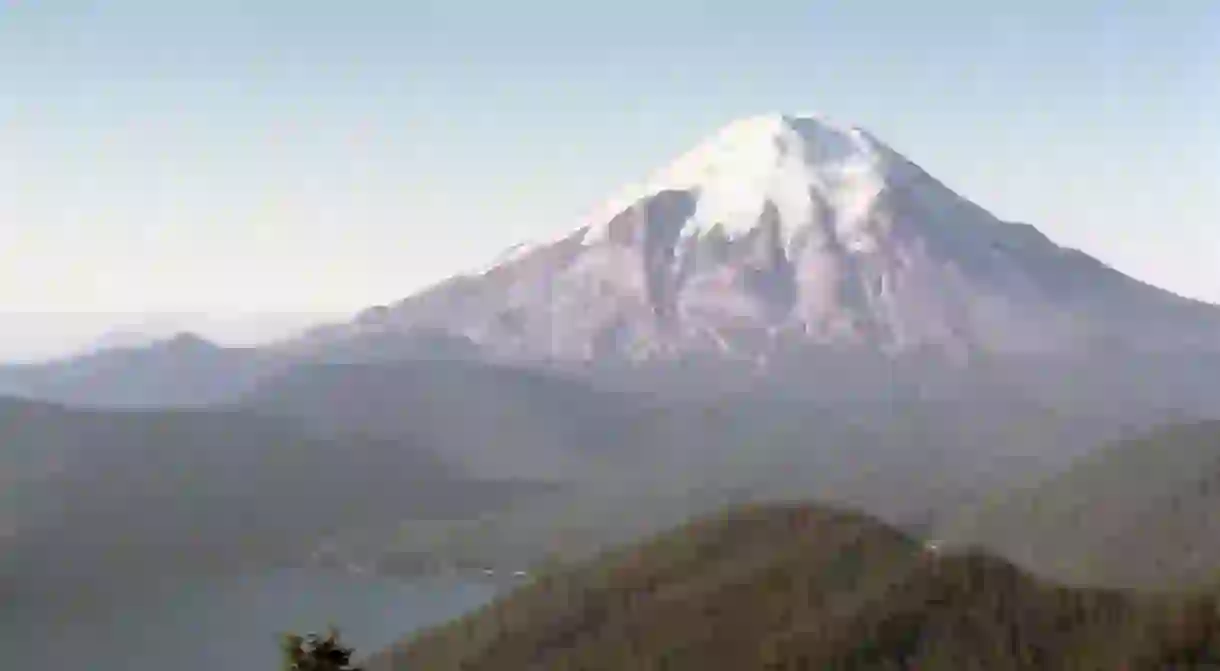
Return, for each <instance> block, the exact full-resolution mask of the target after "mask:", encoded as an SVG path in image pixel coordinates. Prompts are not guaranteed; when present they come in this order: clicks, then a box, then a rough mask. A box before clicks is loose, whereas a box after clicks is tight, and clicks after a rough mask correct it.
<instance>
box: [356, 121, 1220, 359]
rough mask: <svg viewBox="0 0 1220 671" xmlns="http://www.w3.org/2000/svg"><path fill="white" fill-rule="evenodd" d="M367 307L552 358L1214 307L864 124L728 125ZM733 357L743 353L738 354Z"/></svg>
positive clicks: (1000, 337) (768, 346)
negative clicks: (644, 175)
mask: <svg viewBox="0 0 1220 671" xmlns="http://www.w3.org/2000/svg"><path fill="white" fill-rule="evenodd" d="M493 269H494V272H485V273H481V274H479V275H477V276H468V277H467V278H466V280H467V281H463V282H457V283H444V284H442V285H438V286H437V287H436V288H435V289H433V290H430V291H427V292H424V293H423V294H420V295H417V296H414V297H411V298H409V299H407V300H404V301H403V302H401V303H400V304H399V305H397V306H395V307H394V308H392V309H390V310H386V311H383V312H384V313H382V312H379V313H377V315H376V319H375V321H376V323H377V324H378V325H379V326H385V327H387V328H390V327H392V328H394V329H407V330H409V329H412V328H428V329H440V330H442V331H445V332H448V333H452V334H455V335H459V336H461V337H463V338H466V339H468V340H470V341H472V342H474V343H476V344H478V345H480V346H482V347H484V348H486V349H487V350H488V351H491V352H494V353H497V354H500V355H504V356H509V357H517V358H526V359H530V358H541V359H548V360H598V359H602V358H603V357H605V358H610V359H614V358H620V357H625V358H628V359H634V360H638V359H648V358H654V357H667V356H671V355H681V356H685V355H686V354H691V353H694V354H708V353H711V354H712V355H714V356H732V357H743V358H745V359H749V360H757V361H765V360H768V357H769V355H770V354H771V353H774V352H784V351H789V350H790V349H791V348H792V347H797V348H801V347H815V346H822V345H833V346H835V347H840V346H844V345H848V346H853V347H861V348H864V349H868V350H874V351H881V352H887V353H890V352H902V351H924V350H927V349H933V350H944V351H947V352H951V353H954V354H957V353H963V352H976V351H981V352H992V353H1000V352H1020V353H1028V352H1067V351H1084V350H1087V349H1089V348H1090V347H1092V346H1093V345H1094V344H1095V343H1098V342H1101V343H1107V345H1106V346H1107V347H1116V346H1119V345H1120V344H1121V346H1123V347H1130V348H1142V349H1158V348H1160V349H1173V348H1176V347H1180V346H1183V345H1184V344H1187V343H1197V342H1216V341H1220V337H1217V333H1218V332H1220V319H1218V318H1217V317H1215V316H1214V314H1215V313H1214V312H1212V311H1210V310H1208V311H1207V312H1208V314H1209V315H1213V316H1208V317H1206V318H1205V319H1200V318H1198V317H1197V314H1199V313H1198V310H1196V309H1195V308H1194V307H1192V306H1183V304H1182V302H1181V301H1180V300H1177V299H1176V298H1175V297H1169V296H1167V295H1165V294H1164V292H1159V291H1156V290H1152V289H1148V288H1146V287H1142V285H1139V284H1138V283H1136V282H1134V281H1132V280H1131V279H1130V278H1127V277H1126V276H1124V275H1122V274H1121V273H1118V272H1117V271H1114V270H1112V269H1109V268H1106V267H1105V266H1103V265H1102V264H1101V263H1100V262H1096V261H1094V260H1091V259H1089V257H1087V256H1085V255H1083V254H1079V253H1070V252H1069V251H1068V250H1064V249H1063V248H1061V247H1059V246H1058V245H1055V244H1054V243H1053V242H1052V241H1050V240H1049V239H1048V238H1046V237H1045V236H1042V235H1041V234H1038V233H1037V232H1036V231H1035V230H1034V229H1033V228H1032V227H1029V226H1019V225H1011V224H1007V223H1005V222H1002V221H1000V220H998V219H996V218H995V217H994V216H992V215H991V214H990V213H988V212H987V211H986V210H984V209H983V208H981V207H978V206H977V205H974V204H973V203H970V202H969V201H968V200H966V199H964V198H962V197H960V196H958V195H957V194H956V193H954V192H953V191H952V190H950V189H949V188H948V187H946V186H945V185H944V184H942V183H940V182H939V181H937V180H936V179H934V178H932V177H931V176H930V175H928V174H927V173H925V172H924V171H923V170H921V169H920V168H919V167H918V166H916V165H915V164H914V163H913V162H911V161H908V160H907V159H905V158H904V157H902V156H901V155H899V154H898V153H897V152H895V151H893V150H892V149H890V148H889V147H887V146H886V145H884V144H882V143H881V142H879V141H878V140H876V139H875V138H874V137H873V136H872V135H870V134H869V133H867V132H865V131H863V130H861V129H860V128H858V127H854V126H846V125H842V124H838V123H835V122H832V121H829V120H828V119H826V118H825V117H821V116H815V115H802V116H792V115H780V114H770V115H762V116H756V117H750V118H747V119H742V120H740V121H735V122H733V123H730V124H728V125H727V126H725V127H724V128H722V129H721V130H719V131H718V132H716V133H714V134H713V135H712V136H711V137H710V138H709V139H707V140H706V141H704V142H702V143H700V144H699V145H697V146H695V147H694V148H693V149H691V150H690V151H688V152H686V153H685V154H683V155H681V156H679V157H678V158H677V159H676V160H674V161H673V162H671V163H670V164H669V165H667V166H665V167H663V168H662V169H661V170H658V171H657V172H655V173H654V174H653V175H652V176H651V177H650V178H649V179H647V180H645V181H644V182H643V183H642V184H639V185H636V186H633V187H631V188H628V189H626V190H624V191H623V192H622V193H621V194H619V196H618V197H616V198H614V199H611V200H610V201H608V203H607V204H606V205H605V206H603V207H602V208H600V209H598V210H597V211H596V212H595V213H594V214H593V215H591V217H590V218H588V219H586V220H585V221H584V222H582V224H581V225H580V226H579V227H577V228H576V229H575V230H574V231H572V232H571V233H570V234H568V235H565V236H562V237H560V238H557V239H555V240H552V241H550V242H548V243H543V244H535V245H523V246H519V247H516V248H513V249H510V250H509V251H508V252H507V253H506V254H504V255H503V256H501V257H500V258H499V259H497V260H496V262H495V263H494V265H493ZM743 360H744V359H743Z"/></svg>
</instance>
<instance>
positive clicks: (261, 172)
mask: <svg viewBox="0 0 1220 671" xmlns="http://www.w3.org/2000/svg"><path fill="white" fill-rule="evenodd" d="M187 5H188V3H185V2H165V1H163V0H105V1H100V0H99V1H97V2H85V1H77V2H74V1H71V0H0V313H19V312H39V311H41V312H150V311H151V312H157V311H183V310H187V311H206V312H213V313H215V312H257V311H281V312H311V311H313V312H319V311H324V312H333V311H346V310H354V309H358V308H360V307H362V306H365V305H369V304H373V303H380V302H386V301H391V300H394V299H396V298H400V297H402V296H404V295H406V294H408V293H410V292H411V291H413V290H415V289H418V288H420V287H421V286H423V285H426V284H429V283H431V282H433V281H436V280H438V279H440V278H442V277H444V276H446V275H448V274H451V273H453V272H457V271H460V270H462V269H464V268H466V267H469V266H472V265H478V264H481V263H483V262H485V261H487V260H488V259H489V258H491V257H492V256H494V255H495V254H496V253H497V252H498V251H499V250H501V249H503V248H504V247H507V246H508V245H510V244H513V243H514V242H517V241H518V240H520V239H523V238H538V237H545V236H548V235H551V234H555V233H558V232H562V231H565V230H567V229H569V228H571V227H573V226H574V225H575V223H576V220H577V218H579V217H580V216H581V215H582V214H584V213H585V212H586V211H588V210H589V209H591V208H592V207H593V206H594V205H596V204H597V203H598V202H599V201H600V200H602V199H603V198H604V197H606V196H608V195H610V194H611V193H612V192H614V191H615V190H617V188H618V187H619V186H620V185H621V184H622V183H624V182H629V181H634V180H636V179H638V178H640V177H642V176H644V175H645V174H646V173H648V172H650V171H651V170H652V169H653V168H654V167H657V166H658V165H659V164H661V163H664V162H665V161H667V160H668V159H669V158H671V157H673V156H674V155H676V154H677V153H679V152H681V151H682V150H684V149H686V148H687V147H689V146H690V145H691V144H693V143H694V142H696V141H698V140H699V139H701V138H702V137H703V136H705V135H707V134H708V133H710V132H711V131H713V130H715V129H716V128H717V127H719V126H721V125H723V124H724V123H726V122H727V121H729V120H731V119H733V118H736V117H740V116H745V115H749V114H755V113H759V112H770V111H785V112H800V111H816V112H820V113H824V114H826V115H828V116H830V117H831V118H835V119H839V120H842V121H845V122H850V123H855V124H859V125H862V126H865V127H867V128H869V129H870V130H871V131H873V132H874V133H875V134H876V135H878V136H879V137H881V138H883V139H884V140H885V141H887V142H888V143H889V144H891V145H892V146H894V147H895V148H896V149H898V150H899V151H901V152H903V153H904V154H906V155H907V156H908V157H910V158H911V159H913V160H915V161H916V162H918V163H920V164H921V165H923V166H924V167H925V168H926V169H928V170H929V171H930V172H932V173H933V174H934V175H937V176H938V177H940V178H941V179H942V180H943V181H945V182H946V183H948V184H949V185H950V186H952V187H953V188H955V189H957V190H958V191H959V192H960V193H962V194H963V195H965V196H967V197H969V198H971V199H972V200H975V201H976V202H978V203H980V204H981V205H983V206H984V207H987V208H988V209H991V210H992V211H993V212H995V213H996V214H998V215H1000V216H1002V217H1005V218H1010V219H1019V220H1023V221H1028V222H1031V223H1034V224H1035V225H1037V226H1039V227H1040V228H1041V229H1042V230H1043V231H1045V232H1046V233H1047V234H1048V235H1050V236H1051V237H1053V238H1055V239H1056V240H1058V241H1060V242H1062V243H1065V244H1070V245H1073V246H1078V247H1081V248H1084V249H1085V250H1086V251H1089V252H1090V253H1093V254H1094V255H1096V256H1098V257H1100V258H1102V259H1103V260H1105V261H1107V262H1109V263H1111V264H1113V265H1115V266H1117V267H1118V268H1120V269H1122V270H1124V271H1126V272H1129V273H1132V274H1135V275H1137V276H1139V277H1141V278H1142V279H1146V280H1148V281H1151V282H1153V283H1156V284H1159V285H1161V286H1165V287H1167V288H1170V289H1172V290H1174V291H1177V292H1179V293H1184V294H1187V295H1191V296H1195V297H1200V298H1204V299H1208V300H1212V301H1217V302H1220V272H1217V271H1216V270H1215V268H1217V267H1220V177H1218V176H1220V3H1217V2H1215V1H1214V0H1198V1H1186V0H1166V1H1164V2H1160V3H1153V2H1147V1H1143V0H1141V1H1140V2H1123V1H1121V0H1110V1H1108V2H1101V1H1094V0H1070V1H1066V2H1065V1H1063V0H1058V1H1054V2H1049V1H1046V0H1025V1H1024V2H1019V3H985V2H978V1H977V0H973V1H964V2H948V1H941V2H936V1H927V2H918V3H916V2H905V1H898V0H892V1H890V2H877V1H869V0H850V1H842V2H831V1H823V2H816V1H806V2H766V1H764V0H755V1H753V2H731V3H730V2H719V3H711V2H693V1H689V0H667V1H666V2H656V1H653V2H633V1H629V0H617V1H616V2H610V3H581V2H571V1H568V2H536V1H530V0H519V1H517V2H512V3H507V2H493V1H492V0H485V1H484V2H469V1H461V0H444V1H441V2H423V1H411V0H404V1H402V2H372V1H369V0H345V2H309V1H302V0H296V1H293V2H288V1H281V0H268V1H265V2H239V1H237V0H209V1H207V2H194V3H189V6H187ZM586 5H587V6H586Z"/></svg>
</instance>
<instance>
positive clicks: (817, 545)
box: [368, 506, 1220, 671]
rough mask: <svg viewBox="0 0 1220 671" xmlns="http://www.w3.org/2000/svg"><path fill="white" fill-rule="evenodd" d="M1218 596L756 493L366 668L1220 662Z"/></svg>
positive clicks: (564, 574) (546, 581)
mask: <svg viewBox="0 0 1220 671" xmlns="http://www.w3.org/2000/svg"><path fill="white" fill-rule="evenodd" d="M1217 608H1218V604H1217V599H1216V598H1215V597H1214V596H1210V595H1209V596H1200V597H1197V598H1193V599H1192V598H1185V597H1179V598H1164V597H1155V596H1147V595H1146V596H1139V595H1135V594H1130V593H1121V592H1106V591H1100V590H1070V589H1065V588H1062V587H1058V586H1056V585H1053V584H1049V583H1045V582H1041V581H1038V580H1035V579H1033V578H1031V577H1029V576H1027V575H1024V574H1022V573H1021V572H1019V571H1018V570H1016V569H1015V568H1014V567H1012V566H1011V565H1008V564H1006V563H1004V562H1002V561H999V560H996V559H992V558H989V557H986V556H981V555H960V556H955V555H939V554H936V553H932V552H927V551H925V550H924V549H923V547H922V546H921V545H920V544H919V543H918V542H916V541H914V540H912V539H910V538H907V537H905V536H903V535H902V534H900V533H898V532H896V531H894V530H893V529H890V528H888V527H886V526H884V525H882V524H879V523H877V522H875V521H872V520H870V519H868V518H867V517H863V516H860V515H856V514H852V513H846V512H841V511H836V510H832V509H826V508H817V507H809V506H783V507H755V508H746V509H738V510H734V511H732V512H730V513H728V514H726V515H723V516H720V517H717V518H712V519H705V520H702V521H699V522H695V523H691V524H688V525H685V526H683V527H681V528H679V529H676V530H674V531H671V532H669V533H666V534H663V535H661V536H659V537H657V538H655V539H653V540H650V541H648V542H646V543H642V544H639V545H636V546H633V547H630V548H627V549H624V550H620V551H617V552H615V553H610V554H608V555H606V556H605V557H603V558H602V559H600V560H598V561H596V562H591V563H587V564H583V565H580V566H577V567H575V568H571V569H567V570H563V571H560V572H557V573H554V574H547V575H543V576H541V577H539V578H537V579H535V581H534V582H533V583H532V584H531V585H529V586H527V587H523V588H521V589H519V590H517V591H515V592H514V593H512V594H510V595H508V596H507V597H505V598H503V599H501V600H499V601H497V602H496V603H493V604H491V605H489V606H487V607H486V608H483V609H481V610H480V611H478V612H476V613H474V614H472V615H469V616H467V617H464V618H462V619H460V620H458V621H455V622H453V623H451V624H449V625H446V626H443V627H439V628H437V629H434V630H432V631H428V632H424V633H423V634H421V635H419V636H416V637H414V638H412V639H410V640H407V641H404V642H403V643H402V644H401V645H399V646H396V647H395V648H393V649H391V650H389V651H386V652H384V653H382V654H379V655H376V656H375V657H374V658H373V659H371V660H370V663H369V664H368V668H369V669H370V670H371V671H392V670H395V669H419V668H427V669H434V670H436V671H443V670H445V669H459V668H460V669H466V670H468V671H480V670H487V671H491V670H495V669H505V670H508V669H513V670H517V669H586V670H589V671H593V670H595V669H624V668H631V669H670V670H671V671H682V670H684V669H699V670H700V671H714V670H716V669H734V670H743V669H890V668H893V669H984V668H986V669H1103V668H1104V669H1115V668H1127V669H1149V670H1151V669H1163V668H1170V667H1172V666H1173V664H1175V663H1196V664H1215V663H1218V662H1220V612H1218V610H1217ZM1198 668H1204V667H1198Z"/></svg>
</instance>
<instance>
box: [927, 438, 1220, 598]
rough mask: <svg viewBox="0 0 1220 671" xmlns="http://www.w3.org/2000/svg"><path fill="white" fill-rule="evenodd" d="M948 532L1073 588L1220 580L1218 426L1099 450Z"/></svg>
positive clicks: (999, 500) (954, 539) (957, 540)
mask: <svg viewBox="0 0 1220 671" xmlns="http://www.w3.org/2000/svg"><path fill="white" fill-rule="evenodd" d="M943 533H944V535H945V536H946V539H947V540H948V541H951V542H955V543H970V544H975V545H980V546H983V547H986V548H989V549H991V550H993V551H996V552H1000V553H1002V554H1004V555H1005V556H1006V557H1010V558H1012V559H1013V560H1014V561H1016V562H1018V563H1020V564H1022V565H1023V566H1027V567H1029V568H1031V569H1033V570H1036V571H1039V572H1042V573H1044V574H1047V575H1052V576H1055V577H1057V578H1059V579H1062V580H1067V581H1071V582H1074V583H1085V584H1103V585H1119V586H1143V587H1148V586H1154V587H1157V586H1168V585H1179V586H1181V585H1192V584H1200V583H1204V584H1210V583H1215V582H1217V581H1220V422H1215V421H1211V422H1199V423H1191V424H1181V425H1174V426H1167V427H1162V428H1160V429H1158V430H1155V431H1152V432H1149V433H1147V434H1146V435H1143V436H1141V437H1138V438H1133V439H1129V440H1125V441H1122V442H1119V443H1116V444H1114V445H1111V446H1109V447H1105V448H1101V449H1098V450H1095V451H1093V452H1091V453H1089V454H1087V455H1085V456H1083V457H1082V458H1080V459H1079V460H1077V462H1076V463H1074V464H1073V465H1072V466H1071V467H1070V468H1068V469H1066V470H1065V471H1063V472H1061V473H1059V474H1057V475H1054V476H1052V477H1050V478H1048V479H1046V480H1043V481H1040V482H1037V483H1036V484H1034V485H1033V486H1030V487H1027V488H1021V489H1018V490H1017V491H1015V492H1013V493H1011V494H1008V495H1004V496H1000V497H998V498H997V499H996V500H994V501H992V502H991V503H990V504H988V505H985V506H983V507H982V508H980V509H979V510H977V511H974V512H972V513H971V514H969V515H966V516H965V517H964V518H963V519H960V520H958V521H957V522H956V523H955V524H953V525H950V526H949V527H947V528H946V529H945V530H944V532H943Z"/></svg>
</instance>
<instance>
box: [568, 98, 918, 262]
mask: <svg viewBox="0 0 1220 671" xmlns="http://www.w3.org/2000/svg"><path fill="white" fill-rule="evenodd" d="M896 159H898V157H897V155H896V154H895V153H894V152H892V151H891V150H889V149H888V148H886V147H884V146H883V145H881V144H880V143H878V142H877V141H875V140H874V139H873V138H872V137H871V136H870V135H868V134H867V133H865V132H864V131H862V130H861V129H859V128H856V127H847V126H843V125H840V124H836V123H834V122H831V121H829V120H827V119H826V118H824V117H821V116H815V115H805V116H790V115H781V114H768V115H760V116H754V117H749V118H746V119H741V120H738V121H735V122H733V123H730V124H729V125H727V126H725V127H724V128H722V129H721V130H720V131H718V132H717V133H715V134H714V135H713V136H712V137H711V138H710V139H708V140H707V141H705V142H703V143H701V144H699V145H698V146H696V147H695V148H694V149H692V150H690V151H688V152H687V153H685V154H684V155H682V156H680V157H679V158H678V159H677V160H676V161H674V162H673V163H671V164H669V165H668V166H666V167H665V168H663V169H661V170H659V171H657V172H656V173H654V174H653V175H652V176H651V177H650V178H649V179H648V180H647V181H645V182H644V183H643V184H640V185H635V186H632V187H630V188H628V189H626V190H624V191H623V192H622V193H621V194H620V195H619V196H618V197H616V198H614V199H612V200H611V201H609V202H608V203H607V204H606V205H604V206H603V207H602V208H599V209H598V210H597V211H596V212H595V213H594V214H593V215H591V217H590V220H589V221H590V223H591V224H593V225H592V226H591V229H590V231H589V234H588V236H587V237H586V241H587V242H590V243H591V242H595V241H597V240H601V239H604V238H605V236H606V235H607V234H608V230H607V227H606V223H607V222H608V221H610V220H611V219H612V218H613V216H614V215H615V214H617V213H618V212H621V211H623V210H624V209H626V208H627V207H630V206H631V205H632V204H633V203H636V202H639V201H640V200H641V199H643V198H647V197H649V196H651V195H655V194H658V193H661V192H663V191H683V192H688V193H690V194H691V195H692V196H694V197H695V198H696V199H697V201H698V202H697V205H696V208H695V212H694V214H693V215H692V216H691V218H690V220H689V222H688V223H687V226H686V228H685V229H684V231H683V232H684V234H690V233H697V232H704V231H707V230H709V229H710V228H711V227H713V226H716V225H719V226H720V227H721V228H722V230H723V231H724V232H725V233H726V234H727V235H728V236H729V237H736V236H739V235H742V234H745V233H748V232H749V231H751V230H753V229H754V228H755V227H756V226H757V224H758V221H759V218H760V216H761V215H762V213H763V210H764V208H766V206H767V204H768V203H770V204H772V205H773V206H774V207H775V208H776V210H777V211H778V215H779V218H780V219H781V220H782V221H784V222H788V223H790V224H791V225H794V226H799V225H801V224H805V223H809V222H812V221H813V220H814V219H815V218H816V217H817V216H819V214H821V212H820V211H821V210H830V211H833V212H834V213H835V217H834V219H835V225H836V227H837V228H838V229H839V232H840V233H847V232H848V231H849V230H850V229H851V228H852V227H853V226H855V225H856V224H857V223H858V222H859V221H861V220H863V219H864V218H865V217H866V216H867V213H868V211H869V209H870V207H871V205H872V203H873V202H874V201H875V199H876V198H877V196H878V195H879V194H880V193H881V192H882V191H883V190H884V188H885V186H886V183H887V181H888V180H890V179H893V178H894V177H897V175H896V174H895V171H896V169H897V168H901V167H902V166H903V165H904V163H905V162H903V161H901V160H896Z"/></svg>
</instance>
